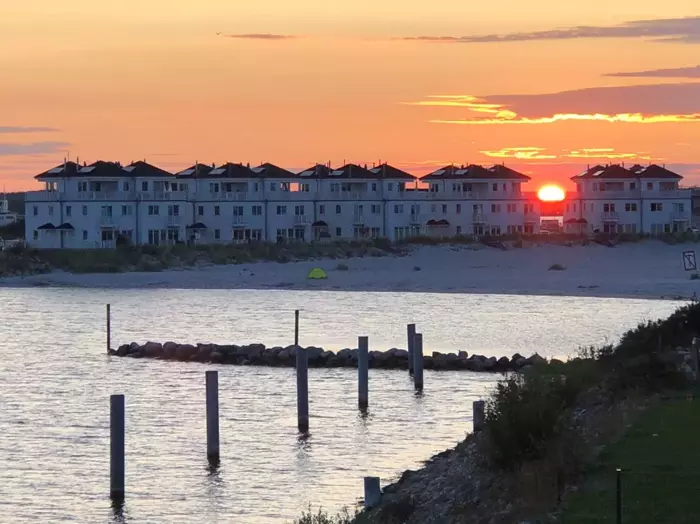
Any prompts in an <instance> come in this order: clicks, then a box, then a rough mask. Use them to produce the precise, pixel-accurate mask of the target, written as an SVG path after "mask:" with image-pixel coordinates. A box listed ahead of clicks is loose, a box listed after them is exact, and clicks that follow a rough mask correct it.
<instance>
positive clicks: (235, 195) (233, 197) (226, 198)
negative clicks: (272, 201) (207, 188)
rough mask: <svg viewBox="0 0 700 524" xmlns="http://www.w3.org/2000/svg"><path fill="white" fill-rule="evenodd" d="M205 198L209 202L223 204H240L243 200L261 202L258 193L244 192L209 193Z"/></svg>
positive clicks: (260, 196) (260, 195)
mask: <svg viewBox="0 0 700 524" xmlns="http://www.w3.org/2000/svg"><path fill="white" fill-rule="evenodd" d="M205 198H208V199H209V200H217V201H223V202H241V201H245V200H248V199H250V200H262V194H260V193H252V194H251V193H247V192H245V191H231V192H224V193H222V192H209V193H207V194H206V196H205Z"/></svg>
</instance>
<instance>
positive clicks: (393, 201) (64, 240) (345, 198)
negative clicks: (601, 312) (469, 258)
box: [26, 161, 539, 248]
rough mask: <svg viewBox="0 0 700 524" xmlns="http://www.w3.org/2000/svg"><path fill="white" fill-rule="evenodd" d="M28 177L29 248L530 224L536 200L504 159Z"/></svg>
mask: <svg viewBox="0 0 700 524" xmlns="http://www.w3.org/2000/svg"><path fill="white" fill-rule="evenodd" d="M35 178H36V179H37V180H39V181H40V182H43V183H44V189H43V190H41V191H33V192H28V193H27V194H26V240H27V242H28V243H29V244H30V245H32V246H35V247H39V248H100V247H104V248H109V247H114V246H116V245H118V244H119V243H120V242H133V243H138V244H155V245H163V244H176V243H181V242H192V243H231V242H233V243H249V242H255V241H267V242H289V241H298V242H308V241H323V240H342V239H357V238H378V237H386V238H389V239H390V240H392V241H400V240H402V239H405V238H408V237H411V236H417V235H432V236H441V237H447V236H454V235H469V236H472V235H475V236H482V235H501V234H516V233H523V234H528V233H536V232H538V230H539V209H538V204H537V202H536V201H534V200H529V199H528V198H527V197H526V196H524V195H523V193H522V192H521V184H522V183H524V182H527V181H528V180H529V178H528V177H527V176H525V175H522V174H520V173H517V172H516V171H513V170H511V169H509V168H506V167H505V166H494V167H492V168H488V169H487V168H484V167H481V166H462V167H458V166H447V167H445V168H443V169H440V170H437V171H435V172H433V173H430V174H429V175H428V176H426V177H424V178H423V179H422V180H421V184H419V183H418V179H417V178H416V177H414V176H413V175H410V174H409V173H406V172H405V171H402V170H400V169H397V168H395V167H392V166H390V165H387V164H382V165H379V166H373V167H371V168H368V167H367V166H359V165H356V164H346V165H344V166H342V167H339V168H332V167H330V166H328V165H315V166H312V167H310V168H309V169H306V170H304V171H301V172H299V173H292V172H291V171H288V170H285V169H283V168H280V167H278V166H275V165H273V164H262V165H260V166H257V167H251V166H249V165H243V164H234V163H226V164H223V165H220V166H216V165H206V164H195V165H193V166H191V167H189V168H187V169H184V170H182V171H180V172H179V173H176V174H171V173H168V172H166V171H164V170H162V169H159V168H157V167H155V166H153V165H150V164H148V163H146V162H134V163H132V164H130V165H128V166H122V165H120V164H119V163H115V162H103V161H99V162H95V163H94V164H90V165H84V164H83V165H79V164H76V163H73V162H64V163H63V164H61V165H60V166H56V167H55V168H52V169H50V170H48V171H46V172H44V173H41V174H40V175H37V176H36V177H35ZM419 185H420V186H424V187H419Z"/></svg>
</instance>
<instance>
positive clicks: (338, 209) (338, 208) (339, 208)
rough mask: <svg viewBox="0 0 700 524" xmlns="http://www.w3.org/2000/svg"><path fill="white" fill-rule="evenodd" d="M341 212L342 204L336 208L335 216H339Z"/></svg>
mask: <svg viewBox="0 0 700 524" xmlns="http://www.w3.org/2000/svg"><path fill="white" fill-rule="evenodd" d="M340 212H341V207H340V204H338V205H336V206H335V214H336V215H339V214H340Z"/></svg>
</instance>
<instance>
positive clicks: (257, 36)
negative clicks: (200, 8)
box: [216, 33, 299, 40]
mask: <svg viewBox="0 0 700 524" xmlns="http://www.w3.org/2000/svg"><path fill="white" fill-rule="evenodd" d="M216 34H217V35H219V36H223V37H225V38H237V39H241V40H294V39H296V38H299V36H297V35H278V34H274V33H240V34H236V33H233V34H231V33H216Z"/></svg>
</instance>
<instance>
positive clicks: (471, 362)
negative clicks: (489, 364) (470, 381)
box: [466, 358, 484, 371]
mask: <svg viewBox="0 0 700 524" xmlns="http://www.w3.org/2000/svg"><path fill="white" fill-rule="evenodd" d="M466 367H467V369H468V370H469V371H484V362H483V361H482V360H481V359H479V358H470V359H467V361H466Z"/></svg>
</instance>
